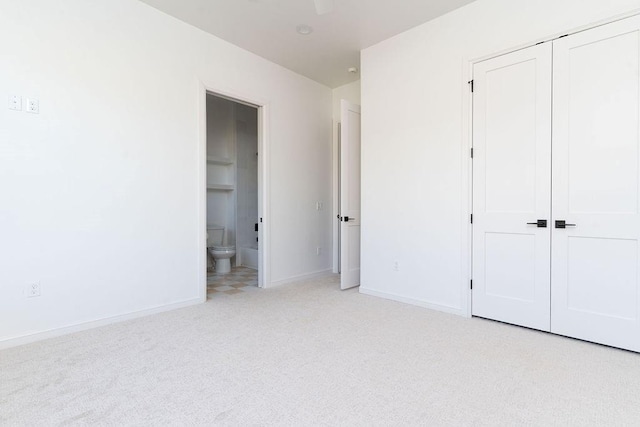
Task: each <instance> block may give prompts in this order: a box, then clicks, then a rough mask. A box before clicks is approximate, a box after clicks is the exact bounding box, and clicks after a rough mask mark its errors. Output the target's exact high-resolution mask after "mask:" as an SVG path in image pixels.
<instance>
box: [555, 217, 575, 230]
mask: <svg viewBox="0 0 640 427" xmlns="http://www.w3.org/2000/svg"><path fill="white" fill-rule="evenodd" d="M575 226H576V225H575V224H567V222H566V221H565V220H564V219H559V220H556V228H567V227H575Z"/></svg>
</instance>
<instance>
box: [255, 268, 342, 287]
mask: <svg viewBox="0 0 640 427" xmlns="http://www.w3.org/2000/svg"><path fill="white" fill-rule="evenodd" d="M329 276H333V271H332V270H331V269H330V268H329V269H326V270H319V271H314V272H313V273H309V274H302V275H300V276H294V277H289V278H287V279H281V280H276V281H273V282H271V283H269V285H268V286H266V287H267V288H271V287H273V286H280V285H286V284H288V283H294V282H302V281H304V280H313V279H321V278H323V277H329Z"/></svg>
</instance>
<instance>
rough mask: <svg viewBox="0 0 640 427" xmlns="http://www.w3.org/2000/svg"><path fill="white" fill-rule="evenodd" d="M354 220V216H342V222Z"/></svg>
mask: <svg viewBox="0 0 640 427" xmlns="http://www.w3.org/2000/svg"><path fill="white" fill-rule="evenodd" d="M355 220H356V219H355V218H354V217H348V216H345V217H344V222H349V221H355Z"/></svg>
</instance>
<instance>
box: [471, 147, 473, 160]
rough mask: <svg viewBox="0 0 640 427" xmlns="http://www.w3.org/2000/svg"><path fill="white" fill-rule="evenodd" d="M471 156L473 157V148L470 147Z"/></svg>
mask: <svg viewBox="0 0 640 427" xmlns="http://www.w3.org/2000/svg"><path fill="white" fill-rule="evenodd" d="M471 158H472V159H473V148H472V149H471Z"/></svg>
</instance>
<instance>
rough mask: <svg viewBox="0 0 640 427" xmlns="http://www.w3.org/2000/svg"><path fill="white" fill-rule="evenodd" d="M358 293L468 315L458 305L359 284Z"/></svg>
mask: <svg viewBox="0 0 640 427" xmlns="http://www.w3.org/2000/svg"><path fill="white" fill-rule="evenodd" d="M360 293H361V294H365V295H371V296H374V297H378V298H385V299H390V300H392V301H398V302H403V303H405V304H411V305H417V306H418V307H424V308H428V309H429V310H435V311H441V312H443V313H449V314H456V315H458V316H462V317H468V316H467V314H466V312H465V311H464V310H463V309H462V308H460V307H451V306H448V305H444V304H437V303H432V302H429V301H424V300H419V299H415V298H409V297H403V296H401V295H396V294H391V293H387V292H380V291H374V290H371V289H367V288H363V287H362V285H361V286H360Z"/></svg>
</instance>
